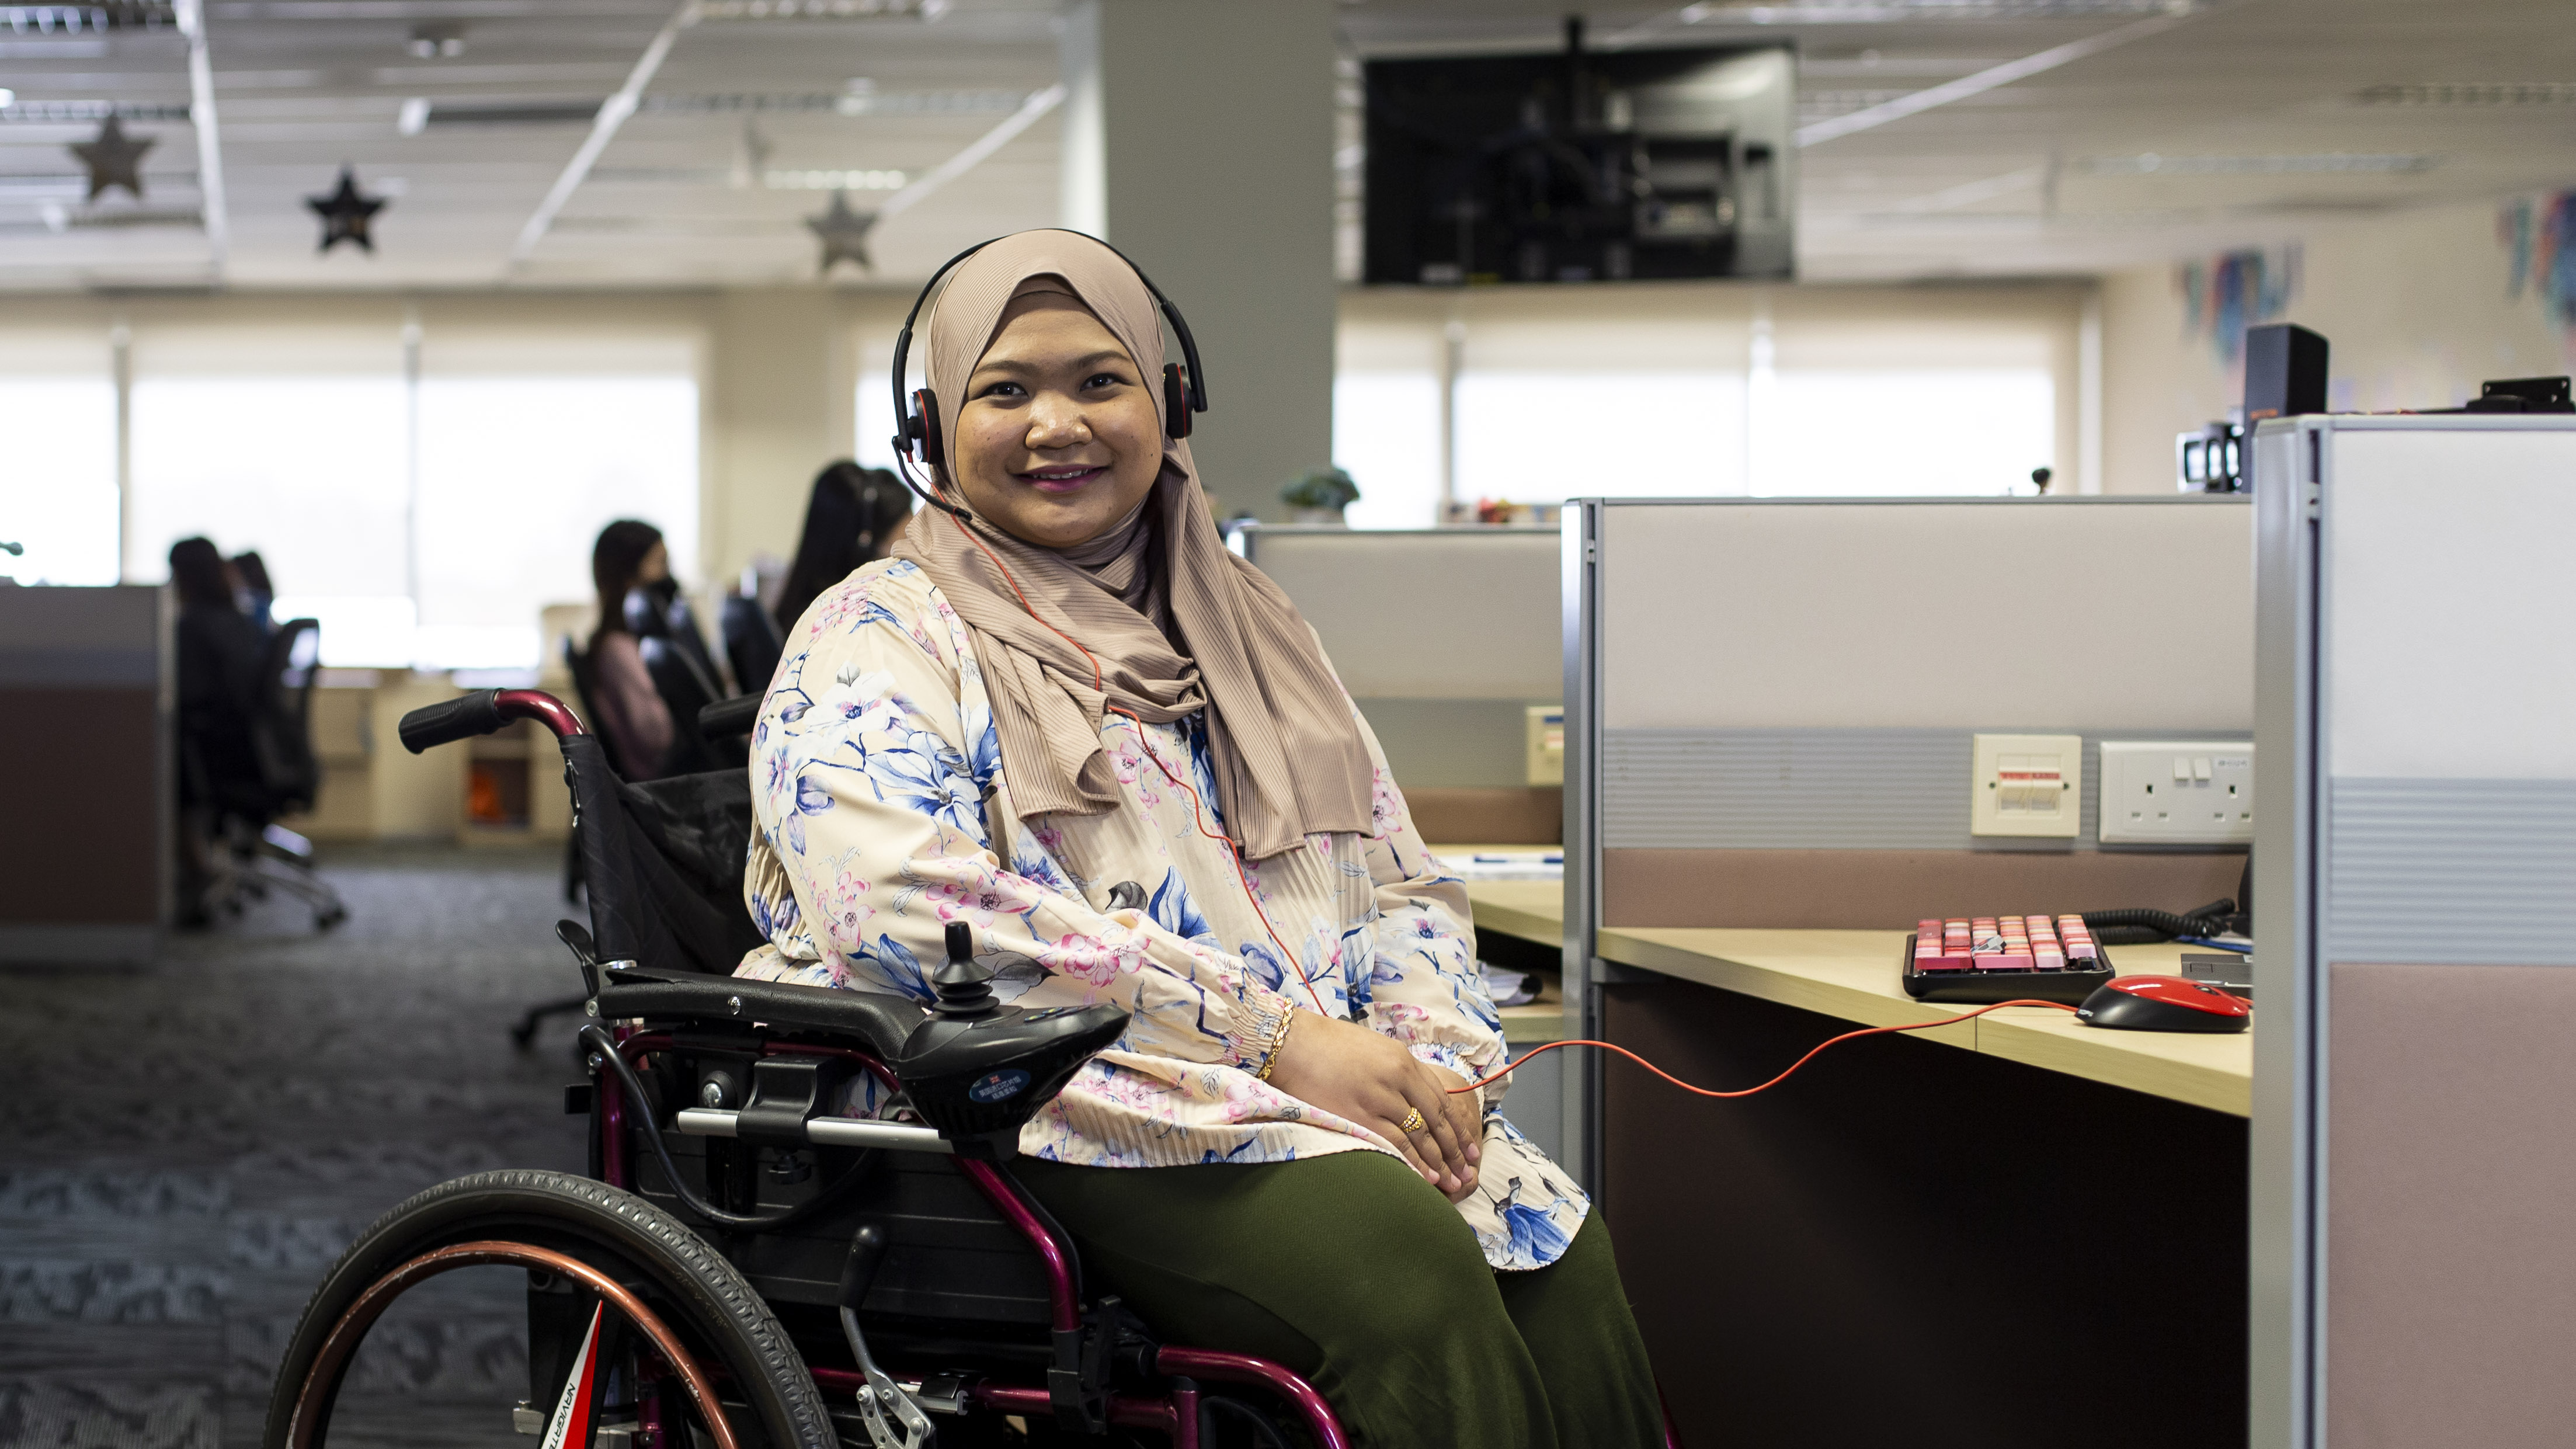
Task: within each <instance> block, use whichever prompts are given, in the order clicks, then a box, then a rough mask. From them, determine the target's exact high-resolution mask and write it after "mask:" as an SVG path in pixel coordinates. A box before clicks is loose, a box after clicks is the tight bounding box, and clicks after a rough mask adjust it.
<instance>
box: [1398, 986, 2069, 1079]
mask: <svg viewBox="0 0 2576 1449" xmlns="http://www.w3.org/2000/svg"><path fill="white" fill-rule="evenodd" d="M2007 1006H2045V1007H2047V1008H2049V1009H2050V1010H2052V1011H2066V1012H2071V1011H2073V1010H2075V1008H2074V1007H2071V1006H2069V1005H2067V1004H2066V1003H2065V1002H2062V1001H1998V1002H1996V1003H1995V1004H1994V1005H1992V1006H1980V1007H1978V1008H1977V1009H1976V1010H1974V1011H1963V1012H1961V1013H1959V1014H1958V1015H1957V1016H1945V1017H1943V1018H1941V1019H1940V1020H1939V1021H1916V1022H1908V1023H1907V1024H1905V1025H1903V1026H1872V1027H1864V1028H1862V1029H1861V1030H1859V1031H1847V1032H1844V1033H1843V1034H1842V1035H1841V1036H1837V1037H1829V1038H1827V1039H1826V1040H1824V1041H1821V1042H1818V1043H1817V1044H1816V1045H1815V1047H1814V1048H1812V1049H1811V1050H1809V1051H1808V1053H1807V1054H1806V1055H1805V1056H1803V1057H1800V1058H1798V1059H1797V1060H1796V1061H1794V1062H1791V1063H1790V1064H1789V1068H1788V1070H1787V1071H1784V1072H1782V1073H1781V1074H1780V1075H1778V1076H1776V1077H1773V1078H1772V1079H1771V1080H1769V1081H1767V1082H1764V1083H1763V1084H1762V1085H1760V1086H1758V1087H1746V1088H1744V1089H1743V1090H1742V1091H1738V1092H1712V1091H1710V1090H1709V1089H1708V1088H1706V1087H1694V1086H1692V1085H1691V1084H1690V1083H1688V1082H1685V1081H1683V1080H1682V1079H1681V1078H1679V1077H1676V1076H1674V1075H1673V1074H1672V1073H1670V1072H1668V1071H1665V1070H1664V1069H1663V1068H1662V1067H1659V1066H1656V1065H1655V1064H1654V1063H1653V1062H1650V1061H1648V1060H1646V1059H1645V1058H1644V1057H1641V1056H1639V1055H1637V1054H1636V1053H1635V1052H1632V1051H1630V1050H1628V1049H1627V1048H1626V1047H1623V1046H1620V1045H1618V1044H1617V1043H1615V1042H1606V1041H1591V1040H1588V1039H1576V1040H1572V1041H1552V1042H1549V1043H1548V1044H1547V1045H1545V1046H1543V1047H1533V1048H1531V1049H1530V1050H1529V1051H1526V1052H1524V1053H1522V1054H1521V1059H1520V1061H1516V1062H1513V1063H1512V1064H1511V1065H1509V1066H1507V1067H1504V1068H1503V1069H1502V1070H1501V1071H1498V1072H1496V1073H1494V1074H1493V1075H1492V1076H1490V1077H1483V1078H1479V1079H1478V1080H1476V1081H1472V1082H1469V1083H1468V1084H1467V1085H1465V1086H1463V1087H1451V1088H1449V1089H1448V1091H1449V1095H1451V1096H1453V1097H1454V1096H1456V1095H1457V1094H1458V1093H1460V1092H1472V1091H1474V1090H1476V1089H1477V1088H1478V1087H1481V1086H1484V1085H1486V1084H1487V1083H1489V1082H1494V1081H1499V1080H1501V1079H1502V1078H1504V1077H1506V1076H1509V1075H1510V1074H1511V1073H1512V1072H1514V1071H1516V1070H1518V1069H1519V1068H1520V1066H1521V1065H1522V1063H1524V1062H1527V1061H1528V1060H1529V1059H1530V1058H1531V1057H1534V1056H1537V1055H1538V1054H1539V1053H1540V1052H1552V1051H1554V1050H1556V1049H1557V1048H1558V1047H1570V1046H1588V1047H1599V1048H1601V1049H1602V1050H1603V1051H1611V1052H1617V1053H1618V1054H1619V1055H1621V1056H1623V1057H1626V1058H1627V1059H1628V1060H1630V1061H1632V1062H1635V1063H1636V1064H1637V1065H1639V1066H1641V1067H1644V1068H1645V1069H1646V1070H1647V1071H1650V1072H1652V1073H1654V1074H1655V1075H1656V1076H1659V1077H1661V1078H1663V1079H1664V1080H1665V1081H1667V1082H1670V1083H1672V1084H1673V1085H1674V1086H1676V1087H1679V1088H1681V1089H1682V1090H1683V1091H1685V1092H1689V1093H1692V1094H1694V1095H1696V1096H1702V1097H1750V1096H1752V1095H1753V1094H1754V1093H1756V1092H1767V1091H1769V1090H1771V1089H1772V1088H1773V1087H1776V1086H1778V1085H1780V1084H1781V1083H1782V1082H1785V1081H1787V1080H1789V1077H1790V1074H1791V1073H1793V1072H1795V1071H1797V1070H1798V1068H1800V1067H1803V1066H1805V1065H1806V1064H1807V1063H1809V1062H1811V1061H1814V1060H1815V1059H1816V1053H1817V1052H1821V1051H1823V1050H1824V1049H1825V1048H1827V1047H1829V1046H1834V1045H1836V1044H1838V1043H1841V1042H1847V1041H1857V1040H1859V1039H1860V1038H1862V1037H1865V1036H1885V1035H1886V1034H1888V1033H1889V1032H1896V1031H1921V1030H1923V1029H1924V1028H1925V1027H1931V1026H1948V1025H1950V1024H1952V1023H1953V1022H1961V1021H1973V1020H1975V1019H1976V1018H1978V1017H1980V1016H1983V1015H1985V1014H1986V1013H1987V1012H1989V1011H2001V1010H2003V1009H2004V1008H2005V1007H2007Z"/></svg>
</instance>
